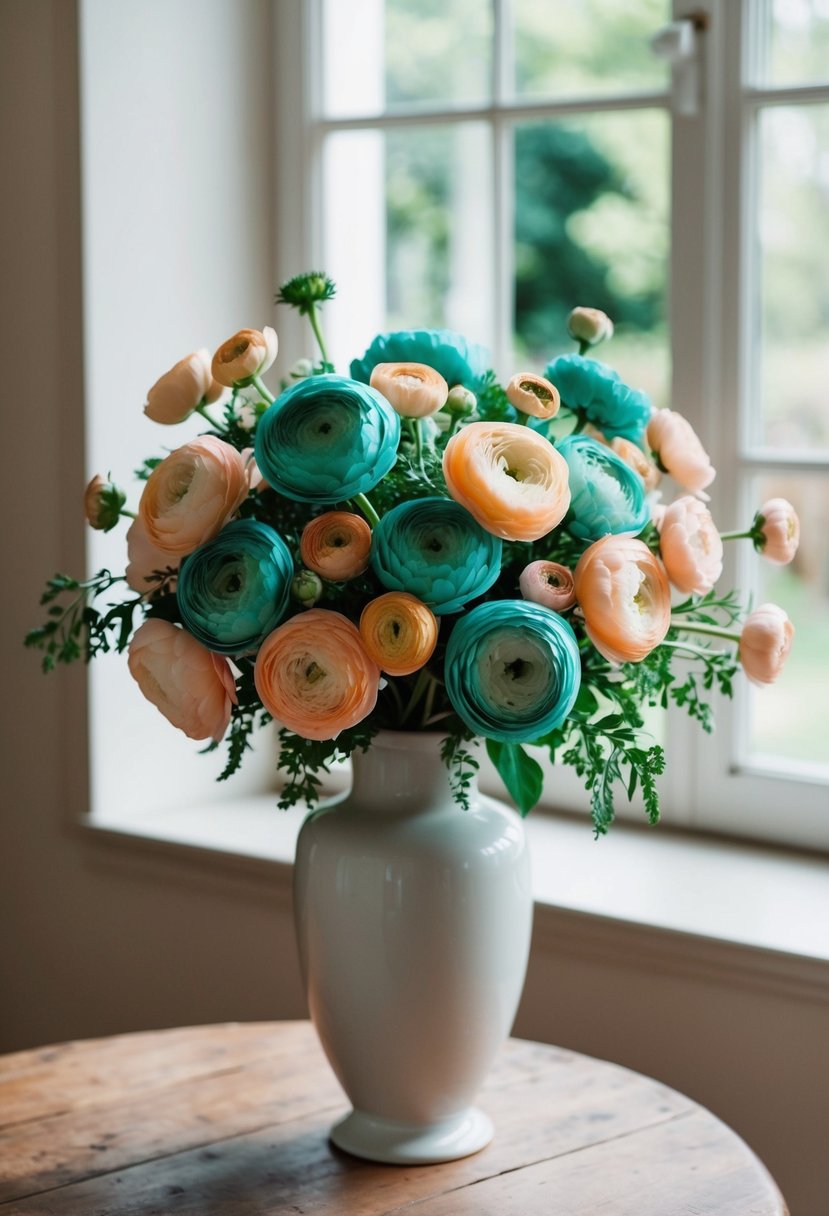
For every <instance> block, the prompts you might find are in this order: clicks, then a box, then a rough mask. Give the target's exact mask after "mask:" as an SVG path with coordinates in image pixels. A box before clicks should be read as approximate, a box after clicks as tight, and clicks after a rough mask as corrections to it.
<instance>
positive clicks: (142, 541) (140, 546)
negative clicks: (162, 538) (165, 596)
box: [124, 517, 178, 595]
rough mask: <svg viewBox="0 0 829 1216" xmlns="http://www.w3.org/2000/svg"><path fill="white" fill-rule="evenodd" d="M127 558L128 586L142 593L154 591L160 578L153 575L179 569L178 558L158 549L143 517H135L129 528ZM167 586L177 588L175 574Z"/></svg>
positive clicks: (126, 575) (126, 573)
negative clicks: (148, 533) (149, 534)
mask: <svg viewBox="0 0 829 1216" xmlns="http://www.w3.org/2000/svg"><path fill="white" fill-rule="evenodd" d="M127 558H128V564H127V568H126V570H125V571H124V574H125V577H126V580H127V586H128V587H131V588H132V590H133V591H138V592H139V593H140V594H141V595H146V594H147V593H148V592H150V591H154V590H155V589H156V588H157V587H158V585H159V582H160V580H159V579H158V578H157V577H156V578H154V577H153V575H155V574H162V573H163V572H164V571H165V570H171V569H172V570H178V559H177V558H173V557H171V555H170V554H169V553H163V552H162V551H161V549H156V547H155V545H153V544H152V542H151V541H150V539H149V537H148V536H147V529H146V528H145V527H144V524H143V522H142V520H141V518H140V517H139V518H137V519H134V520H133V521H132V523H131V524H130V526H129V528H128V529H127ZM167 587H168V589H169V590H170V591H172V590H173V589H174V588H175V576H174V575H173V576H171V577H170V580H169V582H168V583H167Z"/></svg>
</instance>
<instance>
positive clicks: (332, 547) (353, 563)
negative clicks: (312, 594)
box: [299, 511, 371, 583]
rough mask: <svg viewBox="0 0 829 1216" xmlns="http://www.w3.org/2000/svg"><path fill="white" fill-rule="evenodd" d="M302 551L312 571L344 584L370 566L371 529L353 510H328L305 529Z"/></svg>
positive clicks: (301, 541) (300, 550) (302, 555)
mask: <svg viewBox="0 0 829 1216" xmlns="http://www.w3.org/2000/svg"><path fill="white" fill-rule="evenodd" d="M299 552H300V556H301V558H302V560H303V562H304V564H305V565H306V566H307V567H308V569H309V570H313V571H314V573H315V574H319V575H321V576H322V578H327V579H330V580H331V581H332V582H335V583H342V582H345V581H346V580H347V579H350V578H356V577H357V575H358V574H362V573H363V571H364V570H365V569H366V567H367V566H368V559H369V556H370V554H371V528H370V527H369V526H368V524H367V523H366V521H365V520H364V519H363V517H362V516H361V515H355V514H354V513H353V512H352V511H326V512H325V514H324V515H317V517H316V518H315V519H312V520H310V521H309V522H308V523H307V524H306V525H305V527H304V528H303V531H302V538H301V540H300V542H299Z"/></svg>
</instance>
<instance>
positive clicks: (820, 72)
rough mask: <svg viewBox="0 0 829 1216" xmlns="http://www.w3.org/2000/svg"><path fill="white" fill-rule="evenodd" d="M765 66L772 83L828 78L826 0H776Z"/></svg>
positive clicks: (809, 81)
mask: <svg viewBox="0 0 829 1216" xmlns="http://www.w3.org/2000/svg"><path fill="white" fill-rule="evenodd" d="M765 67H766V70H765V73H764V75H765V79H766V81H767V83H769V84H780V85H782V84H807V83H815V82H817V81H823V80H829V4H827V2H826V0H773V4H772V6H771V11H770V12H769V14H768V41H767V45H766V65H765Z"/></svg>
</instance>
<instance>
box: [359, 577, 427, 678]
mask: <svg viewBox="0 0 829 1216" xmlns="http://www.w3.org/2000/svg"><path fill="white" fill-rule="evenodd" d="M360 636H361V637H362V639H363V645H364V646H365V648H366V651H367V652H368V654H369V656H370V657H371V658H372V659H373V660H374V662H375V663H376V664H377V666H378V667H379V668H380V669H381V670H382V671H385V672H386V673H387V674H388V675H390V676H408V675H411V673H412V672H413V671H419V670H420V668H421V667H423V666H424V665H425V664H426V663H428V661H429V659H430V658H431V657H432V653H433V651H434V649H435V646H436V645H437V640H438V619H437V617H436V616H435V614H434V612H432V609H431V608H429V607H428V605H427V604H424V603H423V601H422V600H419V599H418V598H417V597H416V596H414V595H409V593H408V591H389V592H387V593H386V594H385V595H379V596H378V597H377V599H374V600H370V601H369V603H368V604H366V606H365V608H364V609H363V612H362V615H361V616H360Z"/></svg>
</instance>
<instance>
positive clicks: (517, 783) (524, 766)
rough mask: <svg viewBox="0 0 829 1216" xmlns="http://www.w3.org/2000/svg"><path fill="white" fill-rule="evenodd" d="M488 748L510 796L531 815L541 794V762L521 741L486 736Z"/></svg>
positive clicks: (525, 812) (524, 813)
mask: <svg viewBox="0 0 829 1216" xmlns="http://www.w3.org/2000/svg"><path fill="white" fill-rule="evenodd" d="M486 750H487V753H488V755H489V758H490V760H491V761H492V763H493V764H494V765H495V767H496V768H497V770H498V772H499V773H500V775H501V780H502V781H503V783H504V785H505V786H506V787H507V789H508V790H509V793H510V797H511V798H512V800H513V801H514V802H515V804H516V806H517V807H518V809H519V810H520V812H521V814H522V815H528V814H529V813H530V811H531V810H532V809H533V807H534V806H535V805H536V803H537V802H538V800H539V798H540V797H541V791H542V789H543V786H544V773H543V770H542V768H541V765H540V764H539V763H538V761H537V760H533V758H532V756H528V755H527V753H526V752H525V751H524V749H523V747H521V746H520V745H519V744H518V743H500V742H498V741H497V740H495V739H487V741H486Z"/></svg>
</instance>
